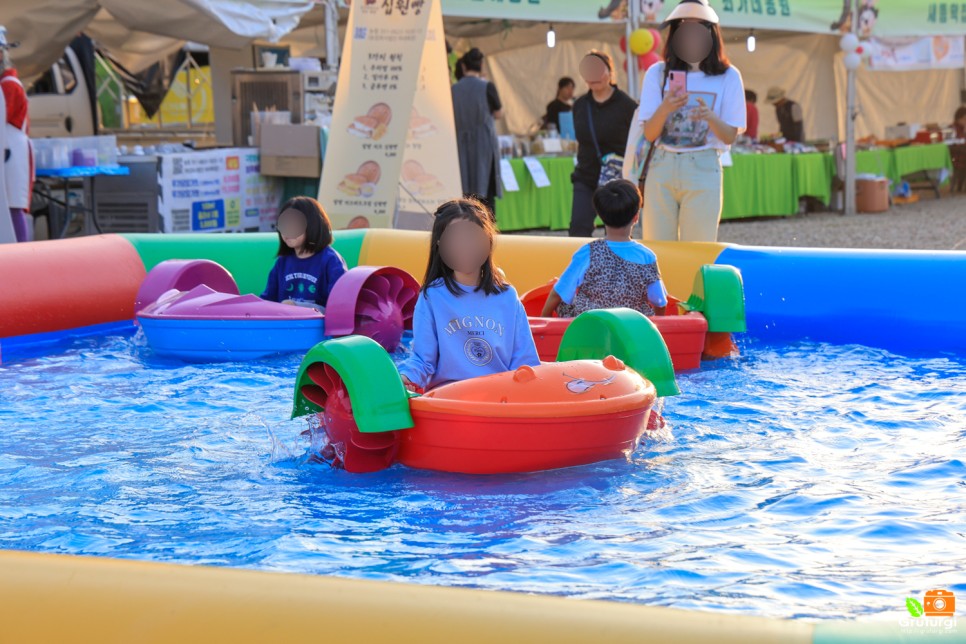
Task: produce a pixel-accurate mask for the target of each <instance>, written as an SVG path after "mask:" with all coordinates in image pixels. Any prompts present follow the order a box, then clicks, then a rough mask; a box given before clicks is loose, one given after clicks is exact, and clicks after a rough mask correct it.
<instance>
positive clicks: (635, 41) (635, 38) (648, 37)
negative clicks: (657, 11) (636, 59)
mask: <svg viewBox="0 0 966 644" xmlns="http://www.w3.org/2000/svg"><path fill="white" fill-rule="evenodd" d="M627 44H628V45H629V46H630V48H631V52H633V53H634V54H636V55H638V56H643V55H644V54H649V53H651V50H653V49H654V34H652V33H651V32H650V31H648V30H647V29H635V30H634V31H632V32H631V37H630V39H629V40H628V43H627Z"/></svg>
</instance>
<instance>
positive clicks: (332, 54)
mask: <svg viewBox="0 0 966 644" xmlns="http://www.w3.org/2000/svg"><path fill="white" fill-rule="evenodd" d="M325 64H326V66H327V67H328V68H329V69H338V68H339V8H338V2H337V0H329V1H328V2H326V3H325Z"/></svg>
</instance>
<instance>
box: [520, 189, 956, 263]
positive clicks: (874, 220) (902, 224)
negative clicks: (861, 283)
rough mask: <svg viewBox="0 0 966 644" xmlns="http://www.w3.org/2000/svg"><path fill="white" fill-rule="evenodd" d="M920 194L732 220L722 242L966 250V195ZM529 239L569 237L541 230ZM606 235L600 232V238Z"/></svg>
mask: <svg viewBox="0 0 966 644" xmlns="http://www.w3.org/2000/svg"><path fill="white" fill-rule="evenodd" d="M919 194H920V196H921V201H919V202H918V203H914V204H907V205H901V206H893V207H892V209H891V210H890V211H889V212H885V213H881V214H858V215H853V216H850V217H844V216H842V215H840V214H838V213H829V212H823V213H811V214H807V215H797V216H795V217H774V218H770V217H762V218H758V219H742V220H737V221H726V222H723V223H722V224H721V227H720V229H719V231H718V241H721V242H728V243H732V244H745V245H748V246H800V247H808V248H904V249H913V250H963V251H966V195H950V194H943V196H942V198H941V199H934V198H930V197H929V196H928V195H927V194H926V193H924V192H921V193H919ZM523 234H536V235H547V234H550V235H566V234H567V233H566V231H553V232H550V231H546V230H543V231H539V230H536V231H527V232H526V233H523ZM602 234H603V230H602V229H598V230H597V232H596V236H598V237H599V236H601V235H602ZM638 234H639V233H638Z"/></svg>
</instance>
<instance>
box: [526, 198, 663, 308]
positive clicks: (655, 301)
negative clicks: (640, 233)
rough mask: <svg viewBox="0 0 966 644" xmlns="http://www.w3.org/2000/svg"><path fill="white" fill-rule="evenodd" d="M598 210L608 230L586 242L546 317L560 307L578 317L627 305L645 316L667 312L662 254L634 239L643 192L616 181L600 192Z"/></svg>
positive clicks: (553, 296)
mask: <svg viewBox="0 0 966 644" xmlns="http://www.w3.org/2000/svg"><path fill="white" fill-rule="evenodd" d="M594 208H595V209H596V210H597V214H598V215H599V216H600V218H601V219H602V220H603V221H604V230H605V231H606V234H605V236H604V239H598V240H595V241H592V242H590V243H589V244H587V245H586V246H582V247H581V248H580V249H579V250H578V251H577V252H576V253H574V256H573V259H571V260H570V265H569V266H568V267H567V269H566V270H565V271H564V273H563V275H561V276H560V279H559V280H558V281H557V283H556V284H555V285H554V287H553V291H552V292H551V293H550V296H549V297H548V298H547V303H546V304H545V305H544V307H543V312H542V315H543V317H550V316H551V315H553V313H554V311H556V313H557V315H559V316H560V317H576V316H578V315H580V314H581V313H583V312H584V311H591V310H593V309H614V308H620V307H627V308H630V309H634V310H635V311H640V312H641V313H643V314H644V315H654V314H655V313H664V308H665V307H666V306H667V291H666V290H665V288H664V282H663V281H662V280H661V272H660V270H658V267H657V255H655V254H654V251H652V250H651V249H650V248H648V247H647V246H645V245H643V244H640V243H638V242H636V241H633V240H632V239H631V230H633V228H634V224H636V223H637V220H638V217H639V215H638V213H639V211H640V209H641V193H640V192H639V191H638V189H637V186H635V185H634V184H633V183H631V182H630V181H626V180H624V179H617V180H615V181H611V182H610V183H607V184H605V185H603V186H601V187H600V188H598V189H597V191H596V192H595V193H594Z"/></svg>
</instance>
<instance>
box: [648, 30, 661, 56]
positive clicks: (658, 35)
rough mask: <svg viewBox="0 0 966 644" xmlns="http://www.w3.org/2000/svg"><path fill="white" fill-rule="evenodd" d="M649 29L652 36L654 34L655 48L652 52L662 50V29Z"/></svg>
mask: <svg viewBox="0 0 966 644" xmlns="http://www.w3.org/2000/svg"><path fill="white" fill-rule="evenodd" d="M648 31H650V32H651V35H652V36H654V49H652V50H651V51H652V52H659V51H661V43H662V42H663V41H662V40H661V31H660V30H659V29H648Z"/></svg>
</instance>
